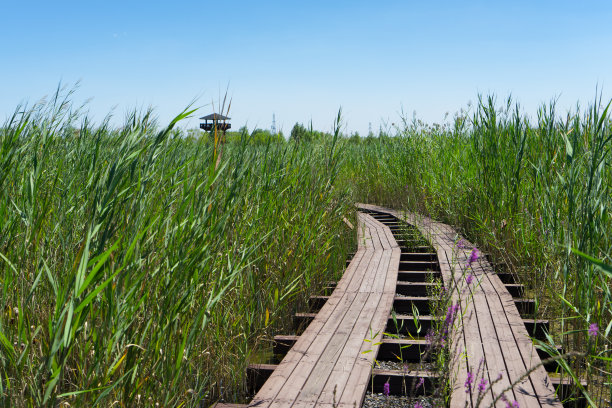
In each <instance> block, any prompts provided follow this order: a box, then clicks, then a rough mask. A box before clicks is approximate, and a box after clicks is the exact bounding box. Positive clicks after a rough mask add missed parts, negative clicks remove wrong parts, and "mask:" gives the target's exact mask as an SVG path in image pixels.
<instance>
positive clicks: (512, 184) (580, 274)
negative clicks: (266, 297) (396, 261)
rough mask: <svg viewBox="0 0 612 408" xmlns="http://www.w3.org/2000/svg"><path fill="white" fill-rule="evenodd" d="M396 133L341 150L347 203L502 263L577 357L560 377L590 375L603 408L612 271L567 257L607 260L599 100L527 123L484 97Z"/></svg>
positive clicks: (605, 165) (610, 176)
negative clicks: (445, 232) (409, 216)
mask: <svg viewBox="0 0 612 408" xmlns="http://www.w3.org/2000/svg"><path fill="white" fill-rule="evenodd" d="M397 131H398V137H388V136H385V135H382V137H380V138H379V139H374V140H371V139H370V140H367V139H366V140H358V141H354V140H353V141H350V143H347V145H346V147H345V155H346V160H345V162H344V164H345V168H344V170H343V173H342V174H343V183H345V184H349V185H352V186H353V187H352V192H353V196H354V199H355V200H356V201H362V202H370V203H377V204H381V205H387V206H391V207H395V208H401V209H408V210H411V211H415V212H419V213H423V214H426V215H429V216H432V217H434V218H437V219H439V220H442V221H444V222H447V223H449V224H451V225H453V226H455V227H457V228H459V230H460V231H462V233H463V234H464V235H465V236H467V237H468V238H469V239H470V240H471V241H473V242H476V243H477V244H478V245H479V246H480V247H481V248H482V249H484V250H486V251H487V252H490V253H491V254H492V255H493V257H494V258H496V259H497V260H499V261H504V262H505V263H507V264H508V265H509V267H510V268H511V269H513V270H514V271H515V272H517V273H518V275H519V276H520V278H521V282H522V283H524V284H525V285H527V287H528V289H530V290H531V293H534V294H535V295H536V300H537V301H538V302H539V315H540V316H542V315H543V316H545V317H547V318H550V319H552V321H553V325H552V328H553V329H552V331H553V332H552V333H551V339H550V342H551V343H552V344H555V343H556V344H561V345H563V347H564V349H565V350H566V351H570V350H573V351H577V352H580V353H584V354H585V356H584V357H583V358H576V359H573V360H572V361H571V362H570V364H569V365H568V366H567V367H565V368H566V370H570V369H571V371H572V373H574V374H575V375H581V376H584V377H587V379H588V380H589V381H590V383H591V386H590V389H589V391H590V395H591V397H592V400H593V403H594V404H596V405H597V404H599V405H600V406H604V405H605V404H607V403H606V402H604V401H605V399H607V400H608V401H610V399H612V385H610V383H612V378H611V377H610V374H609V373H610V372H611V371H612V370H611V367H612V365H611V364H610V363H611V360H610V359H611V358H612V355H610V349H611V346H612V343H611V342H610V338H611V336H610V331H611V327H612V323H611V322H612V296H611V295H612V292H611V288H612V285H611V280H610V278H611V275H610V274H609V273H607V274H606V272H604V269H603V268H602V267H599V266H597V264H596V263H593V262H591V261H589V260H588V259H585V258H583V257H581V256H579V255H577V254H576V253H574V252H572V251H571V250H570V248H574V249H576V250H579V251H581V252H582V253H585V254H588V255H590V256H592V257H594V258H595V259H598V260H602V261H603V262H604V264H606V263H607V264H608V265H609V264H611V263H612V261H611V259H612V245H611V241H610V240H611V238H612V235H611V234H610V231H612V218H611V217H610V210H611V208H612V194H611V193H612V191H611V188H612V172H611V166H610V164H611V163H612V159H611V157H610V151H611V149H612V123H611V119H610V115H609V111H608V107H607V105H606V104H604V103H602V101H601V100H600V99H597V100H596V101H595V102H594V104H593V105H592V106H590V107H589V108H587V109H585V110H577V111H576V112H570V113H568V114H560V113H559V112H557V111H556V110H555V105H554V103H551V104H550V105H546V106H542V108H541V109H540V110H539V112H538V117H537V120H535V121H529V120H528V118H527V117H526V116H525V115H524V114H523V113H521V110H520V108H519V107H518V105H515V104H514V103H513V102H512V101H511V100H507V101H505V103H503V104H498V103H496V101H495V98H493V97H490V98H484V99H481V100H480V101H479V104H478V105H477V106H476V107H475V108H474V109H473V110H472V111H471V112H468V113H466V112H461V113H460V114H458V115H457V116H456V117H455V120H454V122H453V123H451V124H446V125H434V126H427V125H425V124H423V123H421V122H419V121H416V120H413V121H409V120H407V119H405V120H404V121H403V126H401V127H400V128H398V129H397ZM604 268H605V267H604ZM591 324H597V325H598V327H599V329H600V330H599V332H600V334H599V335H598V336H596V337H591V336H589V335H588V333H587V330H588V328H589V326H590V325H591ZM566 375H567V374H566ZM604 383H607V384H604Z"/></svg>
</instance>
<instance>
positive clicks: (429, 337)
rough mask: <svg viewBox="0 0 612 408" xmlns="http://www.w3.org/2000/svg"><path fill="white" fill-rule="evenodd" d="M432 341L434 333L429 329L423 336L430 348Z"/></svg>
mask: <svg viewBox="0 0 612 408" xmlns="http://www.w3.org/2000/svg"><path fill="white" fill-rule="evenodd" d="M433 339H434V332H433V330H431V329H429V330H428V331H427V334H426V335H425V341H427V344H428V345H429V346H431V345H432V344H433Z"/></svg>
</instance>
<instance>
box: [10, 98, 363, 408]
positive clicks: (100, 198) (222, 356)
mask: <svg viewBox="0 0 612 408" xmlns="http://www.w3.org/2000/svg"><path fill="white" fill-rule="evenodd" d="M69 97H70V94H68V95H66V94H62V92H58V94H56V95H55V97H54V98H52V99H51V100H50V101H49V102H45V103H41V104H37V105H35V106H33V107H32V108H30V109H28V108H25V107H19V108H18V109H17V111H16V113H15V115H14V116H13V117H12V118H10V119H9V120H8V121H7V123H5V125H4V126H3V127H2V128H1V129H0V150H1V151H0V169H1V172H0V197H1V198H0V254H1V255H0V258H1V259H0V286H1V288H2V294H1V296H0V405H3V406H17V407H19V406H23V407H26V406H36V407H39V406H59V405H62V404H63V403H69V404H70V405H71V406H94V405H100V406H111V405H115V404H118V406H155V405H156V404H159V406H198V404H202V403H203V404H204V405H206V404H207V403H208V402H211V401H214V400H216V399H218V398H219V397H223V398H225V399H226V400H228V401H233V400H240V399H241V398H244V396H245V394H244V392H245V389H244V387H245V379H244V372H245V367H246V364H247V361H248V359H249V356H250V355H251V354H253V353H256V352H257V350H258V349H259V348H261V347H263V346H265V344H264V343H263V342H264V340H265V339H266V338H267V337H269V335H270V334H271V333H272V332H273V331H275V330H280V329H282V328H284V327H286V326H288V324H287V323H286V322H287V321H290V319H288V317H289V316H290V313H291V312H293V311H295V309H296V308H297V307H298V306H299V305H301V304H304V303H305V300H306V298H307V295H308V294H309V293H311V292H314V291H317V290H318V289H319V288H320V287H321V286H322V284H323V282H324V281H326V280H329V277H330V275H332V274H334V273H336V272H337V271H340V270H341V269H342V267H343V264H344V259H346V254H347V253H348V252H349V250H350V249H351V245H354V243H353V241H354V238H353V236H352V233H351V231H350V230H348V228H347V227H346V224H345V223H344V222H343V221H342V219H343V217H347V218H349V219H353V220H354V209H353V208H352V205H351V202H350V200H349V197H348V195H347V194H346V193H343V192H342V191H341V190H339V189H336V188H335V184H336V177H337V173H338V160H339V156H338V153H337V151H336V149H335V148H334V140H330V141H329V142H328V143H320V144H318V145H317V146H313V147H310V146H309V147H306V146H301V145H298V144H286V143H275V144H270V143H268V144H263V145H262V144H261V143H258V144H256V145H251V144H249V142H248V140H247V139H246V137H245V138H243V139H242V140H241V141H239V142H236V143H233V144H231V145H230V144H228V145H226V146H225V147H224V149H223V156H222V159H221V160H220V162H219V163H220V164H219V166H218V167H217V165H216V164H217V158H216V157H214V149H213V148H212V146H211V145H210V143H209V141H208V140H207V139H205V138H183V137H181V132H179V131H176V130H174V129H173V126H174V125H175V123H176V122H177V121H179V120H181V119H182V118H183V117H185V116H187V115H188V114H190V113H191V112H190V111H185V112H183V113H182V114H181V115H179V116H178V117H177V118H176V119H175V120H174V121H173V122H172V123H171V124H170V126H168V127H167V128H164V129H162V130H156V126H155V124H154V121H153V120H152V114H151V112H143V113H139V112H134V113H133V114H131V115H129V116H128V118H127V120H126V123H125V125H124V126H123V127H122V128H119V129H113V128H111V127H110V126H109V125H108V124H102V125H101V126H93V125H91V124H90V123H88V121H87V120H86V118H85V117H84V116H82V115H80V114H79V113H78V111H74V110H73V107H72V105H71V104H70V100H69ZM21 112H24V113H21ZM245 136H246V135H245Z"/></svg>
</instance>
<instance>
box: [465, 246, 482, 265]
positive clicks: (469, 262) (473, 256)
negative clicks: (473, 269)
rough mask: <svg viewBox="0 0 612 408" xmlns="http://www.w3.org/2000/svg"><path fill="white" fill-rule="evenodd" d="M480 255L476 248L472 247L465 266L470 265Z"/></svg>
mask: <svg viewBox="0 0 612 408" xmlns="http://www.w3.org/2000/svg"><path fill="white" fill-rule="evenodd" d="M479 257H480V255H479V253H478V248H473V249H472V252H471V253H470V259H468V264H467V266H472V264H473V263H474V262H476V261H477V260H478V258H479Z"/></svg>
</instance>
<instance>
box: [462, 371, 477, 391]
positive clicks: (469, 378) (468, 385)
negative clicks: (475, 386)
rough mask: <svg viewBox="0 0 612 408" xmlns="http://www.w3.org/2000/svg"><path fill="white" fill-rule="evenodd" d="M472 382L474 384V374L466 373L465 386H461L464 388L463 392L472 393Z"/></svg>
mask: <svg viewBox="0 0 612 408" xmlns="http://www.w3.org/2000/svg"><path fill="white" fill-rule="evenodd" d="M473 382H474V374H473V373H472V372H470V371H468V373H467V378H466V379H465V384H463V386H464V387H465V392H470V391H472V383H473Z"/></svg>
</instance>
